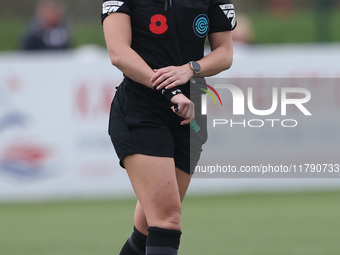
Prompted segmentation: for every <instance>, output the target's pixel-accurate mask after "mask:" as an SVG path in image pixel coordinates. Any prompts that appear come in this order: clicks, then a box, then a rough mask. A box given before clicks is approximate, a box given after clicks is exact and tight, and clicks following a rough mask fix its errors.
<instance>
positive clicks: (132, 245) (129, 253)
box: [119, 227, 146, 255]
mask: <svg viewBox="0 0 340 255" xmlns="http://www.w3.org/2000/svg"><path fill="white" fill-rule="evenodd" d="M145 246H146V235H144V234H142V233H141V232H139V231H138V230H137V229H136V227H133V233H132V235H131V236H130V237H129V239H128V240H127V241H126V243H125V244H124V246H123V248H122V250H121V251H120V253H119V255H145Z"/></svg>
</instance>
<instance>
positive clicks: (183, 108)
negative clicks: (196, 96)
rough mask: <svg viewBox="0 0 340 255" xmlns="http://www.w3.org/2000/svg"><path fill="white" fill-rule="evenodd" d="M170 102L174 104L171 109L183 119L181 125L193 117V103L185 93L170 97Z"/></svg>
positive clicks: (187, 122)
mask: <svg viewBox="0 0 340 255" xmlns="http://www.w3.org/2000/svg"><path fill="white" fill-rule="evenodd" d="M171 102H172V103H173V104H174V106H172V107H171V109H172V111H173V112H174V113H176V114H177V115H178V116H180V117H182V118H183V119H184V120H183V121H182V122H181V125H187V124H189V123H190V122H191V121H192V120H194V119H195V105H194V103H193V102H192V101H191V100H190V99H189V98H187V97H186V96H185V95H183V94H177V95H176V96H173V97H172V98H171Z"/></svg>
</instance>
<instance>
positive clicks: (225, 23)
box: [208, 0, 237, 33]
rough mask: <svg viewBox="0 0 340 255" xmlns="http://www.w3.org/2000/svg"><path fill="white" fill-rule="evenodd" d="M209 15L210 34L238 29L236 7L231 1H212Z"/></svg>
mask: <svg viewBox="0 0 340 255" xmlns="http://www.w3.org/2000/svg"><path fill="white" fill-rule="evenodd" d="M208 15H209V20H210V30H209V33H215V32H222V31H231V30H234V29H235V27H236V24H237V22H236V15H235V9H234V5H233V4H232V3H231V1H229V0H211V1H210V6H209V13H208Z"/></svg>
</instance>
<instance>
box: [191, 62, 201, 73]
mask: <svg viewBox="0 0 340 255" xmlns="http://www.w3.org/2000/svg"><path fill="white" fill-rule="evenodd" d="M191 64H192V68H193V69H194V70H195V71H197V72H199V71H200V70H201V66H200V65H199V64H198V63H197V62H195V61H192V62H191Z"/></svg>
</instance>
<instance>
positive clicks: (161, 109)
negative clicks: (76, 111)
mask: <svg viewBox="0 0 340 255" xmlns="http://www.w3.org/2000/svg"><path fill="white" fill-rule="evenodd" d="M195 106H196V112H195V114H196V119H195V121H196V122H197V124H198V126H199V127H200V130H199V131H198V132H196V131H194V129H193V128H191V127H190V126H189V125H180V123H181V121H182V120H183V119H182V118H181V117H179V116H178V115H176V114H175V113H173V111H172V110H171V103H170V102H168V101H167V100H166V99H165V98H164V97H163V96H162V95H161V94H160V93H158V92H156V91H153V90H151V89H149V88H147V87H145V86H143V85H141V84H138V83H135V82H133V81H131V80H130V79H128V78H125V79H124V80H123V82H122V83H121V84H120V86H119V87H117V91H116V94H115V96H114V99H113V101H112V104H111V111H110V120H109V135H110V137H111V140H112V143H113V145H114V148H115V150H116V153H117V155H118V157H119V160H120V165H121V166H122V167H124V165H123V159H124V158H125V157H126V156H127V155H131V154H143V155H150V156H159V157H171V158H174V160H175V165H176V166H177V167H178V168H179V169H181V170H183V171H185V172H186V173H188V174H192V173H193V170H194V168H195V166H196V164H197V162H198V160H199V158H200V155H201V151H202V145H203V144H204V143H205V141H206V139H207V130H206V118H205V117H206V116H201V115H200V106H199V104H198V105H197V104H196V103H195Z"/></svg>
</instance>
